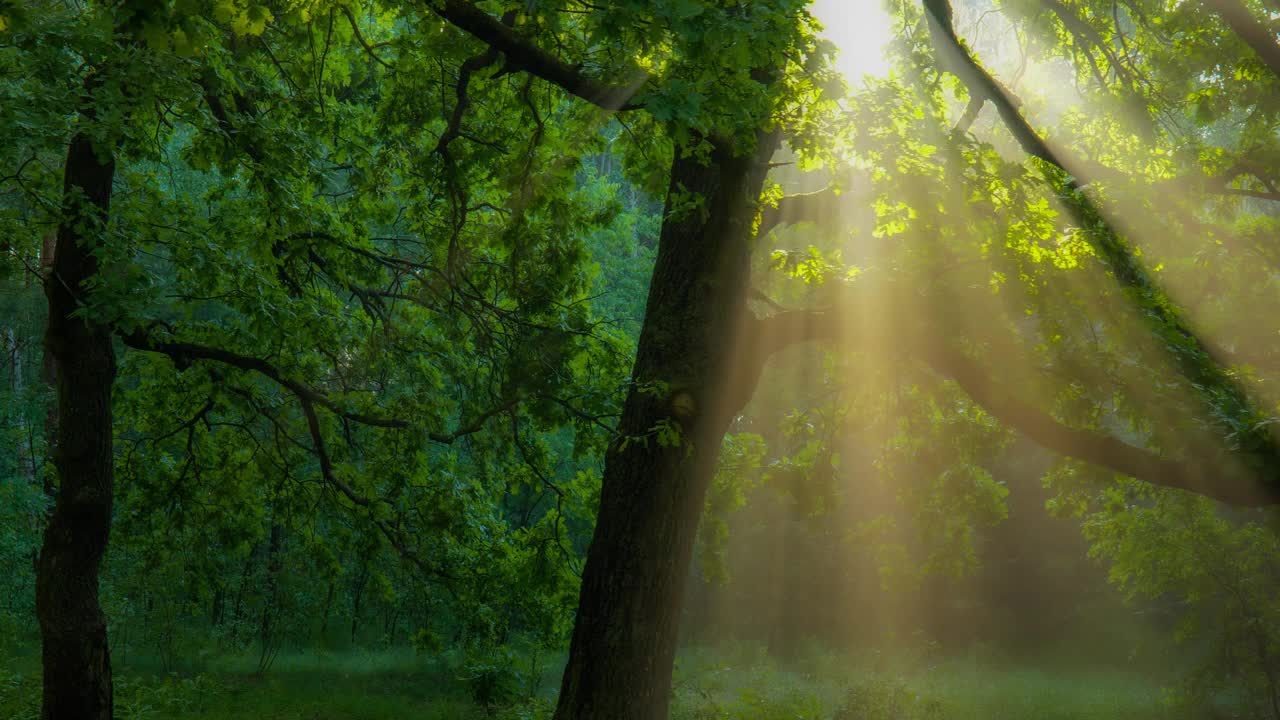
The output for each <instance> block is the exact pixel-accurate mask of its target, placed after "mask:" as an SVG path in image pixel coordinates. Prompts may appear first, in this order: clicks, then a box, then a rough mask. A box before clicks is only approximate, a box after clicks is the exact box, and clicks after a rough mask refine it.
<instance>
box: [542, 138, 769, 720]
mask: <svg viewBox="0 0 1280 720" xmlns="http://www.w3.org/2000/svg"><path fill="white" fill-rule="evenodd" d="M776 146H777V140H776V139H775V138H774V137H772V136H765V137H761V138H760V140H759V144H758V147H757V148H755V150H754V152H752V153H749V154H747V155H745V156H742V155H736V154H734V153H733V152H732V151H731V150H730V149H729V148H726V147H723V146H718V147H717V148H716V150H715V152H713V154H712V157H711V159H710V160H709V161H708V162H706V163H705V164H704V163H703V162H699V161H698V160H696V159H692V158H680V157H677V158H676V160H675V161H674V163H673V165H672V171H671V184H670V190H669V192H668V197H667V203H666V207H667V212H668V217H667V218H666V220H665V222H664V224H663V228H662V235H661V239H660V242H659V249H658V257H657V264H656V266H655V268H654V272H653V281H652V285H651V287H650V291H649V299H648V306H647V308H646V312H645V323H644V328H643V330H642V331H641V335H640V345H639V348H638V351H637V355H636V364H635V368H634V370H633V372H632V379H633V381H634V384H633V386H632V389H631V391H630V393H629V395H628V397H627V400H626V405H625V407H624V409H623V416H622V423H621V425H620V428H619V432H620V435H621V437H620V438H619V439H618V440H616V441H615V442H614V444H613V445H612V447H611V448H610V451H609V453H608V456H607V458H606V462H605V473H604V485H603V488H602V494H601V500H600V512H599V515H598V518H597V521H596V530H595V536H594V538H593V539H592V542H591V549H590V551H589V553H588V556H587V563H586V567H585V568H584V571H583V576H582V591H581V595H580V597H579V605H578V615H577V623H576V625H575V627H574V633H573V641H572V645H571V647H570V652H569V663H568V666H567V667H566V668H565V673H564V681H563V685H562V687H561V692H560V701H559V706H558V708H557V710H556V715H555V717H556V720H600V719H602V718H608V719H609V720H664V719H665V718H666V717H667V704H668V700H669V696H670V694H671V670H672V664H673V661H674V657H675V650H676V639H677V630H678V626H679V620H680V611H681V606H682V604H683V600H684V594H685V582H686V578H687V576H688V570H689V562H690V559H691V556H692V553H693V543H694V536H695V534H696V532H697V527H698V520H699V517H700V516H701V513H702V508H703V503H704V497H705V494H706V490H707V487H708V485H709V483H710V479H711V476H712V473H713V472H714V470H715V466H716V461H717V458H718V455H719V451H720V443H721V440H722V439H723V437H724V433H725V430H726V429H727V427H728V425H729V422H730V421H731V420H732V418H733V416H734V415H735V414H736V413H737V412H738V411H739V410H740V409H741V408H742V405H743V404H744V403H745V401H746V399H747V398H748V397H750V394H751V392H752V390H753V389H754V386H755V380H756V377H757V375H758V372H759V364H760V362H759V358H756V357H754V353H752V352H750V350H749V345H744V342H748V343H749V338H747V335H748V334H749V333H750V329H751V327H752V324H753V321H754V318H753V317H752V316H751V315H750V313H749V311H748V309H747V306H746V298H747V294H748V290H749V283H750V260H751V247H752V244H753V243H752V223H753V218H754V215H755V211H756V204H757V201H758V199H759V197H760V190H761V186H762V184H763V181H764V176H765V174H766V172H767V169H768V160H769V158H770V157H771V156H772V154H773V151H774V149H775V148H776ZM688 193H696V194H697V195H699V196H701V200H700V201H699V203H698V204H697V206H696V207H695V208H694V209H692V210H689V211H687V212H685V213H683V214H679V215H674V214H673V213H672V208H673V207H680V206H685V205H687V204H688V201H689V200H690V199H691V196H690V195H689V194H688ZM744 348H746V349H744ZM667 423H670V424H673V425H674V426H676V427H679V428H680V431H681V438H680V441H679V442H676V443H674V444H673V443H671V442H670V437H669V435H668V436H667V442H665V443H664V442H663V441H662V439H661V436H660V434H658V433H655V429H656V428H659V427H662V426H664V424H667Z"/></svg>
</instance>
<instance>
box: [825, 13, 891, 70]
mask: <svg viewBox="0 0 1280 720" xmlns="http://www.w3.org/2000/svg"><path fill="white" fill-rule="evenodd" d="M810 9H811V11H812V12H813V14H814V16H815V17H817V18H818V20H819V21H821V22H822V24H823V25H824V26H825V27H826V30H825V31H824V32H823V35H824V36H825V37H826V38H827V39H828V40H830V41H831V42H833V43H835V45H836V47H838V48H839V49H840V57H839V58H838V60H837V61H836V65H837V66H838V67H839V68H840V71H841V72H843V73H844V75H845V77H846V78H848V79H849V81H850V82H856V81H857V80H858V79H859V78H861V77H862V76H863V75H878V76H882V75H886V74H888V72H889V63H888V61H887V60H886V59H885V56H884V47H885V45H886V44H888V42H889V39H890V38H891V37H892V32H891V28H892V21H891V20H890V18H889V15H888V13H886V12H885V10H884V7H883V5H882V4H881V2H880V0H815V2H814V3H813V6H812V7H811V8H810Z"/></svg>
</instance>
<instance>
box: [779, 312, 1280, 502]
mask: <svg viewBox="0 0 1280 720" xmlns="http://www.w3.org/2000/svg"><path fill="white" fill-rule="evenodd" d="M757 331H758V332H759V333H760V335H759V341H758V347H759V348H760V352H761V354H762V357H761V361H762V362H763V361H766V360H767V359H768V356H769V355H770V354H772V353H774V352H777V351H779V350H782V349H784V348H786V347H789V346H791V345H793V344H796V343H800V342H807V341H824V340H832V339H835V338H836V337H838V336H839V334H840V332H841V316H840V314H839V313H838V312H836V311H833V310H789V311H786V312H779V313H775V314H773V315H770V316H768V317H765V318H762V319H761V320H759V321H758V324H757ZM895 340H896V341H898V342H899V343H900V345H901V346H903V347H906V348H907V351H908V355H909V356H912V357H915V358H916V359H919V360H921V361H923V362H925V363H927V364H928V365H929V366H930V367H931V368H933V370H934V371H935V372H937V373H938V374H939V375H942V376H944V377H947V378H950V379H951V380H954V381H955V382H956V384H957V385H959V386H960V388H961V389H963V390H964V391H965V393H967V394H968V395H969V397H970V398H972V399H973V401H974V402H975V403H977V404H978V405H980V406H981V407H982V408H983V409H984V410H986V411H987V412H988V413H990V414H991V415H992V417H994V418H996V419H997V420H999V421H1000V423H1001V424H1003V425H1004V426H1005V427H1008V428H1010V429H1012V430H1015V431H1018V432H1020V433H1022V434H1023V435H1025V436H1027V437H1028V438H1029V439H1031V440H1032V441H1034V442H1035V443H1036V444H1038V445H1040V446H1041V447H1043V448H1045V449H1047V450H1051V451H1053V452H1057V453H1059V454H1062V455H1065V456H1067V457H1071V458H1074V459H1076V460H1081V461H1084V462H1087V463H1090V464H1092V465H1095V466H1097V467H1101V468H1105V469H1107V470H1111V471H1114V472H1117V473H1119V474H1121V475H1126V476H1128V477H1132V478H1135V479H1137V480H1141V481H1142V482H1145V483H1147V484H1150V485H1157V486H1160V487H1167V488H1177V489H1180V490H1188V491H1190V492H1194V493H1197V494H1200V495H1204V496H1206V497H1209V498H1213V499H1214V500H1218V501H1221V502H1225V503H1229V504H1232V505H1238V506H1243V507H1262V506H1268V505H1277V504H1280V491H1278V490H1277V488H1280V485H1277V484H1275V483H1264V482H1260V481H1259V480H1260V479H1259V478H1255V477H1253V476H1251V475H1249V474H1248V473H1247V472H1243V471H1241V470H1240V469H1238V468H1229V467H1223V466H1222V465H1214V464H1206V463H1197V462H1188V461H1187V459H1173V458H1169V457H1165V456H1163V455H1160V454H1159V453H1156V452H1153V451H1151V450H1148V449H1146V448H1141V447H1137V446H1134V445H1130V444H1128V443H1126V442H1124V441H1122V440H1119V439H1117V438H1114V437H1112V436H1110V435H1107V434H1105V433H1101V432H1098V431H1095V430H1085V429H1081V428H1073V427H1071V426H1069V425H1065V424H1063V423H1062V422H1061V421H1059V420H1058V419H1057V418H1055V417H1053V416H1052V415H1051V414H1049V413H1047V412H1045V411H1043V410H1041V409H1039V408H1037V407H1036V406H1034V405H1032V404H1030V403H1027V402H1024V401H1022V400H1020V399H1018V397H1017V396H1016V395H1015V394H1014V393H1013V392H1012V391H1011V390H1010V389H1009V388H1008V387H1007V386H1006V385H1004V384H1002V383H1000V382H999V381H997V380H996V379H994V378H992V377H990V376H989V375H987V374H986V373H985V372H984V371H983V370H982V368H981V366H980V365H979V364H978V363H977V362H975V361H973V360H971V359H969V358H968V357H967V356H965V355H964V354H963V353H960V352H958V351H955V350H952V349H950V348H947V347H945V346H944V345H943V344H942V343H940V342H937V341H936V340H933V339H930V338H920V337H911V336H910V335H909V334H900V335H896V336H895Z"/></svg>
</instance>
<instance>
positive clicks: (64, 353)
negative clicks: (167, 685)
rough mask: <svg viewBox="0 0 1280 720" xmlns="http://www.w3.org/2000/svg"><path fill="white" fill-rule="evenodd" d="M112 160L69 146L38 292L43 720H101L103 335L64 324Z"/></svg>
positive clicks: (104, 671) (112, 369)
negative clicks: (42, 297) (44, 369)
mask: <svg viewBox="0 0 1280 720" xmlns="http://www.w3.org/2000/svg"><path fill="white" fill-rule="evenodd" d="M114 174H115V163H114V160H113V159H112V158H111V157H110V156H109V155H108V156H106V157H100V155H99V153H96V152H95V151H94V148H93V144H92V142H91V140H90V137H89V135H88V134H86V133H78V134H77V135H76V136H75V137H73V138H72V140H71V144H70V147H69V149H68V152H67V163H66V170H65V175H64V179H63V196H64V198H65V201H66V204H67V210H66V212H67V216H66V218H65V219H64V220H63V222H62V225H61V226H60V227H59V229H58V238H57V252H56V255H55V259H54V263H53V269H52V273H51V274H50V277H49V279H48V282H47V284H46V292H47V295H48V298H49V325H48V328H47V330H46V333H45V346H46V348H47V350H48V352H49V354H50V356H51V357H52V358H53V360H54V363H55V365H56V367H57V378H56V386H57V396H58V398H57V423H56V434H55V436H54V437H53V438H52V440H53V446H54V453H53V465H54V469H55V470H56V471H57V478H58V486H57V497H56V499H55V500H54V504H53V510H52V512H51V513H50V515H49V524H48V525H47V526H46V528H45V533H44V544H43V546H42V548H41V550H40V559H39V563H38V568H37V573H36V614H37V615H38V617H39V621H40V636H41V640H42V642H43V657H42V660H43V668H44V704H43V706H42V710H41V717H42V718H43V720H95V719H101V720H110V718H111V715H112V696H111V657H110V652H109V649H108V646H107V623H106V618H105V616H104V615H103V613H102V607H101V605H100V604H99V602H98V575H99V570H100V567H101V563H102V557H103V554H104V553H105V552H106V549H107V540H108V537H109V534H110V529H111V500H112V497H111V496H112V484H113V474H112V473H113V468H112V447H111V443H112V437H111V385H112V383H113V382H114V380H115V375H116V361H115V352H114V350H113V349H112V346H111V331H110V329H109V328H108V327H107V326H105V325H103V324H100V323H97V322H95V321H94V320H93V319H92V318H83V317H73V316H72V315H73V313H75V311H76V310H78V309H80V308H81V307H82V303H83V298H84V294H85V291H86V288H87V285H88V282H89V281H90V280H91V279H92V278H93V277H94V276H95V275H97V273H98V260H97V258H96V257H95V255H94V254H93V245H94V244H95V243H96V242H99V241H100V238H101V235H100V233H99V232H97V230H98V229H100V228H101V227H102V226H103V224H104V223H105V222H106V220H107V216H108V211H109V209H110V202H111V181H112V178H113V176H114Z"/></svg>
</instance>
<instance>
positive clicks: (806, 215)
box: [757, 187, 840, 237]
mask: <svg viewBox="0 0 1280 720" xmlns="http://www.w3.org/2000/svg"><path fill="white" fill-rule="evenodd" d="M839 201H840V196H839V195H837V194H836V191H835V189H834V188H831V187H827V188H823V189H822V190H818V191H816V192H811V193H798V194H795V195H786V196H784V197H782V198H780V199H779V200H778V206H777V207H772V206H766V207H765V208H764V210H762V211H761V212H760V228H759V230H758V231H757V235H759V236H760V237H763V236H765V235H767V234H768V233H769V231H770V230H773V229H774V228H775V227H777V226H778V225H789V224H793V223H801V222H822V221H824V220H830V219H831V218H832V217H834V216H835V215H836V214H837V213H838V211H839V207H840V206H839Z"/></svg>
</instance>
